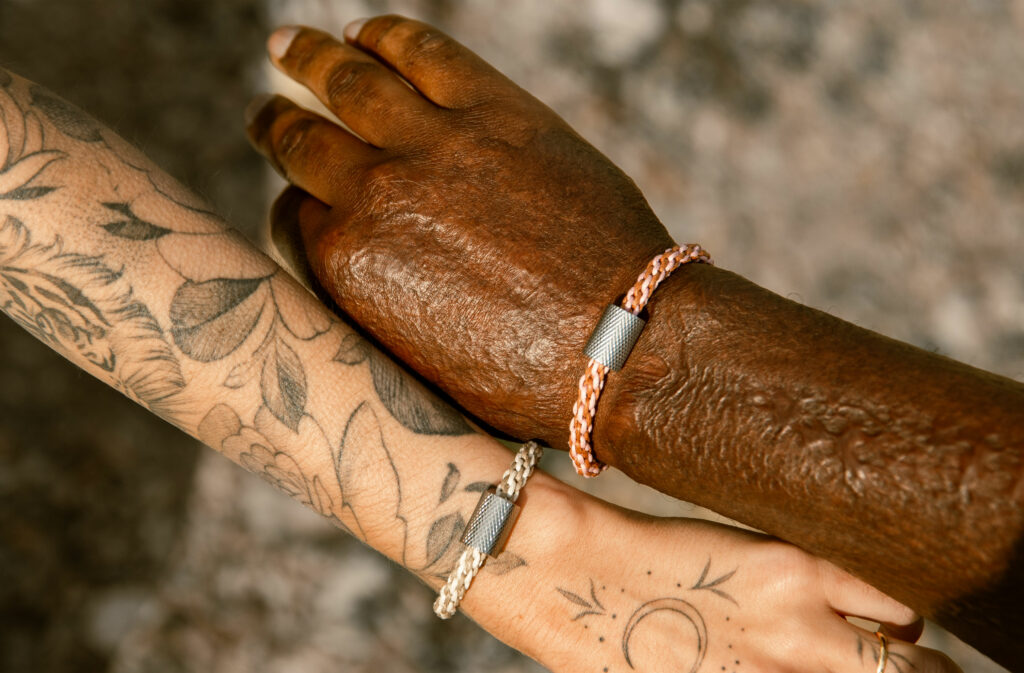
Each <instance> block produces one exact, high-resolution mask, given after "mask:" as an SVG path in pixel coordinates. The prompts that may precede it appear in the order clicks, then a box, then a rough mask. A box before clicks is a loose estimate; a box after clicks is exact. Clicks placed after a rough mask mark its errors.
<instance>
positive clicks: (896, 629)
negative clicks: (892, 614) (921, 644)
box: [878, 617, 924, 643]
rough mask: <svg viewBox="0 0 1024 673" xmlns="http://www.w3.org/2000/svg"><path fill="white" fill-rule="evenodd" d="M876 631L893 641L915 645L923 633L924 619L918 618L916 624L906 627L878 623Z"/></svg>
mask: <svg viewBox="0 0 1024 673" xmlns="http://www.w3.org/2000/svg"><path fill="white" fill-rule="evenodd" d="M878 630H879V631H881V632H882V633H884V634H885V635H886V636H888V637H889V638H892V639H894V640H904V641H906V642H908V643H916V642H917V641H918V640H920V639H921V634H922V633H924V617H918V618H917V621H916V622H914V623H913V624H907V625H901V624H885V623H879V625H878Z"/></svg>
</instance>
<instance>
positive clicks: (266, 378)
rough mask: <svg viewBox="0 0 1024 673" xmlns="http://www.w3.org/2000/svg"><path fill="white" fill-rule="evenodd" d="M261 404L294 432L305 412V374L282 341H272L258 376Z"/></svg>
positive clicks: (299, 363)
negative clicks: (261, 396) (261, 397)
mask: <svg viewBox="0 0 1024 673" xmlns="http://www.w3.org/2000/svg"><path fill="white" fill-rule="evenodd" d="M260 392H261V393H262V394H263V403H264V404H265V405H267V408H268V409H270V412H271V413H272V414H274V416H276V417H277V419H278V420H279V421H281V422H282V423H284V424H285V425H286V426H288V427H289V428H291V429H292V431H295V432H297V431H298V429H299V421H300V420H301V419H302V415H303V414H304V413H305V409H306V371H305V369H304V368H303V367H302V360H301V359H299V356H298V355H297V354H296V353H295V351H294V350H292V348H291V346H289V345H288V344H286V343H285V342H284V341H281V340H275V341H274V343H273V346H272V350H271V352H270V354H269V355H268V356H267V359H266V360H264V362H263V373H262V375H261V376H260Z"/></svg>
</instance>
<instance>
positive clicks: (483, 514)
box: [434, 441, 544, 619]
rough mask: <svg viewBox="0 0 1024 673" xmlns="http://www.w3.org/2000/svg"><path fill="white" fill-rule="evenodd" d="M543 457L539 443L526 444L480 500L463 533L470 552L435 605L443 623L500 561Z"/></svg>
mask: <svg viewBox="0 0 1024 673" xmlns="http://www.w3.org/2000/svg"><path fill="white" fill-rule="evenodd" d="M543 453H544V449H542V448H541V446H540V444H538V443H537V442H534V441H530V442H527V443H526V444H523V446H522V447H520V449H519V452H518V453H516V457H515V460H514V461H513V462H512V467H510V468H509V469H508V470H506V471H505V474H504V476H502V478H501V482H500V483H498V484H496V485H494V486H491V487H490V488H488V489H487V490H486V491H484V493H483V495H481V496H480V501H479V502H478V503H477V505H476V509H475V510H473V515H472V516H471V517H470V518H469V523H468V524H466V530H465V531H463V533H462V538H461V542H462V544H464V545H465V546H466V549H465V550H464V551H463V552H462V555H461V556H460V557H459V560H458V562H457V563H456V564H455V568H454V569H453V570H452V572H451V574H450V575H448V581H447V582H445V585H444V586H443V587H441V591H440V592H439V593H438V595H437V600H435V601H434V613H435V614H436V615H437V616H438V617H440V618H441V619H448V618H449V617H451V616H452V615H454V614H455V612H456V611H457V610H458V609H459V603H460V602H461V601H462V599H463V597H464V596H465V595H466V592H467V591H469V587H470V585H471V584H472V583H473V578H474V577H476V575H477V573H478V572H480V569H481V568H482V567H483V565H484V563H485V562H486V560H487V558H488V557H492V558H497V556H498V555H499V554H500V553H501V552H502V550H503V549H504V548H505V542H506V541H507V540H508V536H509V534H510V533H511V532H512V526H513V524H515V521H516V518H517V517H518V516H519V506H518V505H516V504H515V503H516V500H517V499H518V498H519V492H520V490H522V488H523V486H524V485H525V484H526V480H527V479H529V478H530V475H531V474H533V470H534V468H535V467H536V466H537V463H538V462H539V461H540V458H541V456H542V455H543Z"/></svg>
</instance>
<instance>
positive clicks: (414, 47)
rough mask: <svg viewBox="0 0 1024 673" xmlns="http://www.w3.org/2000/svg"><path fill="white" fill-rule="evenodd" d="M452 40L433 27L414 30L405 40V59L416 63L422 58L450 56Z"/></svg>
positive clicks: (441, 58) (434, 58) (432, 58)
mask: <svg viewBox="0 0 1024 673" xmlns="http://www.w3.org/2000/svg"><path fill="white" fill-rule="evenodd" d="M453 44H454V43H453V42H452V41H451V39H449V37H448V36H447V35H445V34H444V33H442V32H440V31H439V30H436V29H434V28H429V27H427V28H420V29H418V30H414V31H412V32H411V34H410V35H409V36H408V37H407V38H406V40H405V60H406V61H407V62H408V63H416V62H419V61H424V60H439V59H440V60H443V59H445V58H448V57H449V56H451V54H452V51H453Z"/></svg>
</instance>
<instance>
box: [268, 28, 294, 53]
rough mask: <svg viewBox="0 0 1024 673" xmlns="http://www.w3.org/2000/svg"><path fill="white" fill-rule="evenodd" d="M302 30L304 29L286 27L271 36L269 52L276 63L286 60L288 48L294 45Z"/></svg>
mask: <svg viewBox="0 0 1024 673" xmlns="http://www.w3.org/2000/svg"><path fill="white" fill-rule="evenodd" d="M300 30H302V29H301V28H300V27H299V26H285V27H284V28H278V29H277V30H275V31H274V32H273V33H272V34H271V35H270V39H269V40H267V51H269V52H270V55H271V56H272V57H273V58H274V60H275V61H280V60H281V59H282V58H284V55H285V54H287V53H288V47H290V46H291V45H292V42H293V41H294V40H295V36H296V35H298V34H299V31H300Z"/></svg>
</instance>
